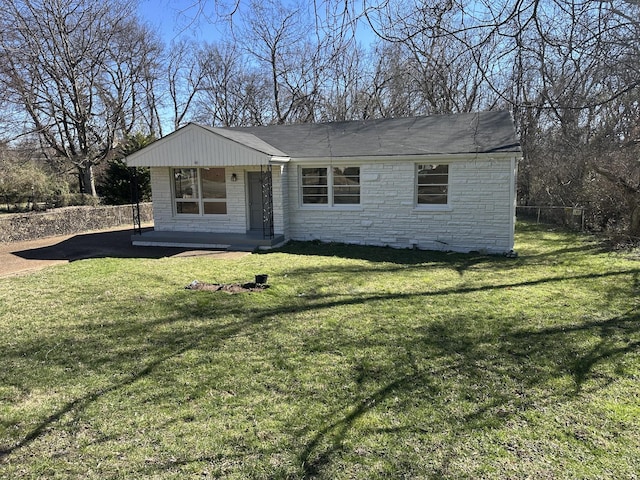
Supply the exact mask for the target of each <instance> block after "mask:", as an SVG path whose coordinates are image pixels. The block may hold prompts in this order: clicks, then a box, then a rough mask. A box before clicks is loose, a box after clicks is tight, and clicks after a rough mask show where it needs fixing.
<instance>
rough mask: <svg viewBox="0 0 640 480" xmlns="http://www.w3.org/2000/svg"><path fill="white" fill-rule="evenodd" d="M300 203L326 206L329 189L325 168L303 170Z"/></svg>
mask: <svg viewBox="0 0 640 480" xmlns="http://www.w3.org/2000/svg"><path fill="white" fill-rule="evenodd" d="M301 171H302V203H311V204H327V203H328V197H329V188H328V186H327V185H328V183H327V169H326V168H303V169H301Z"/></svg>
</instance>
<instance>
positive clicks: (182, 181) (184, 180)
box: [173, 168, 200, 198]
mask: <svg viewBox="0 0 640 480" xmlns="http://www.w3.org/2000/svg"><path fill="white" fill-rule="evenodd" d="M173 180H174V190H175V197H176V198H200V194H199V191H198V171H197V169H195V168H176V169H174V170H173Z"/></svg>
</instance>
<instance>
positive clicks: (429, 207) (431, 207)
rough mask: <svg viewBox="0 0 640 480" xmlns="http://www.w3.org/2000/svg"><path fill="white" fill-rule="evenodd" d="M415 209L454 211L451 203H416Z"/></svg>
mask: <svg viewBox="0 0 640 480" xmlns="http://www.w3.org/2000/svg"><path fill="white" fill-rule="evenodd" d="M413 211H414V212H415V213H437V212H452V211H453V207H452V206H451V205H416V206H414V207H413Z"/></svg>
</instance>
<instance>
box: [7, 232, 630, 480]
mask: <svg viewBox="0 0 640 480" xmlns="http://www.w3.org/2000/svg"><path fill="white" fill-rule="evenodd" d="M516 248H517V250H518V252H519V254H520V257H519V258H517V259H507V258H501V257H487V256H480V255H473V254H469V255H459V254H445V253H433V252H431V253H430V252H414V251H408V250H405V251H402V250H392V249H384V248H360V247H348V246H340V245H314V244H305V243H294V244H291V245H289V246H287V247H285V248H284V249H282V250H280V251H278V252H275V253H268V254H260V255H251V256H248V257H245V258H243V259H239V260H238V259H236V260H212V259H207V257H191V258H164V259H161V260H143V259H133V260H132V259H95V260H83V261H78V262H75V263H72V264H69V265H64V266H58V267H52V268H49V269H46V270H44V271H41V272H38V273H34V274H31V275H28V276H22V277H14V278H4V279H0V338H1V339H2V340H1V342H2V343H1V349H0V478H7V479H9V478H11V479H13V478H46V479H54V478H88V479H110V478H122V479H136V478H158V479H164V478H175V479H184V478H235V479H244V478H264V479H271V478H279V479H301V478H324V479H377V478H407V479H419V478H452V479H458V478H473V479H477V478H536V479H545V478H554V479H561V478H567V479H569V478H571V479H573V478H611V479H621V478H638V477H637V476H638V472H640V260H639V257H638V256H635V257H634V256H632V255H631V254H625V253H609V252H606V251H603V250H602V249H600V248H599V245H598V244H597V243H596V242H595V241H594V240H593V239H592V238H590V237H584V236H579V235H575V234H567V233H561V232H557V231H551V230H548V229H546V228H544V227H537V226H532V225H527V224H520V225H519V227H518V233H517V244H516ZM259 273H267V274H269V284H270V285H271V288H269V289H267V290H265V291H264V292H259V293H242V294H235V295H231V294H227V293H224V292H209V291H191V290H185V289H184V287H185V286H186V285H188V284H189V283H191V282H192V281H193V280H196V279H197V280H200V281H202V282H210V283H231V282H245V281H249V280H252V279H253V277H254V275H255V274H259Z"/></svg>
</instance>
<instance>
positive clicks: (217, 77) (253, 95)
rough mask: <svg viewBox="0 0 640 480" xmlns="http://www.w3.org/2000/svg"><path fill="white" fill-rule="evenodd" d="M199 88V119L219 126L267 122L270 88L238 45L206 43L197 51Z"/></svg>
mask: <svg viewBox="0 0 640 480" xmlns="http://www.w3.org/2000/svg"><path fill="white" fill-rule="evenodd" d="M199 62H200V64H201V65H202V69H203V70H202V71H203V81H202V90H201V92H200V95H199V96H198V98H197V101H196V103H197V116H196V118H197V119H198V120H199V121H203V122H205V123H207V124H212V125H219V126H225V127H228V126H251V125H263V124H265V123H268V122H269V120H270V119H269V118H267V117H266V116H265V113H266V112H268V111H269V89H268V85H267V83H266V82H265V81H264V79H263V75H261V74H260V73H259V72H258V71H257V70H256V69H255V68H253V67H252V66H251V65H250V64H249V62H248V60H247V58H246V56H244V55H243V52H242V51H241V49H240V48H239V47H237V46H236V45H233V44H230V43H223V44H220V45H214V44H211V45H205V46H204V47H203V48H202V49H201V50H200V52H199Z"/></svg>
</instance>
